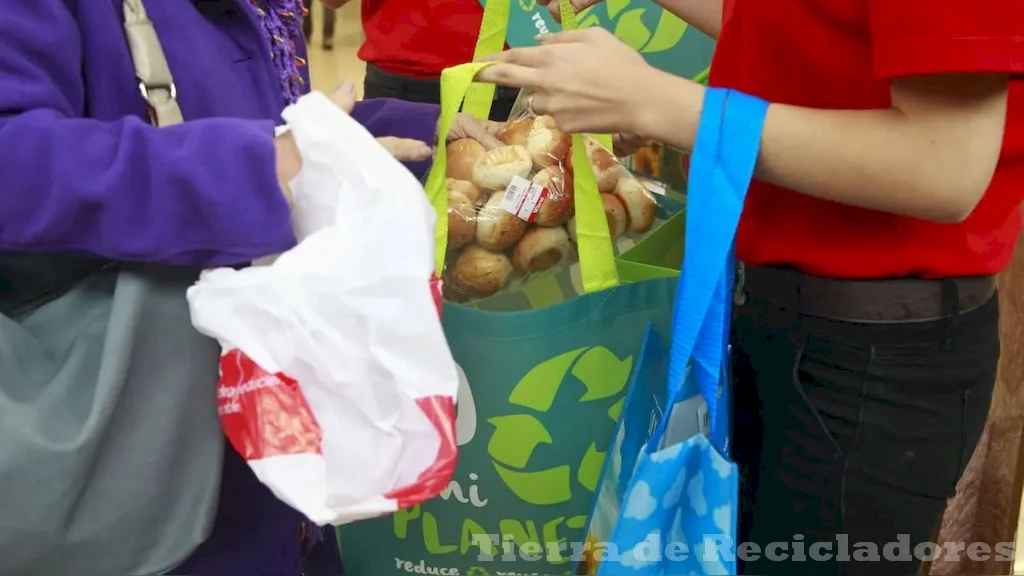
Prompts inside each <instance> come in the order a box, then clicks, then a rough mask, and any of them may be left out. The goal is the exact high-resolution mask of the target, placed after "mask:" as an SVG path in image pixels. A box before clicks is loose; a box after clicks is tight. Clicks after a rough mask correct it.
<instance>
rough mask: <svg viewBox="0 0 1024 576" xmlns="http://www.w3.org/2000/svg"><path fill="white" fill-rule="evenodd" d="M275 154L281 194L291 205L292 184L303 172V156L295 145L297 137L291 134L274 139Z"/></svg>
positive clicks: (286, 133)
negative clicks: (300, 172)
mask: <svg viewBox="0 0 1024 576" xmlns="http://www.w3.org/2000/svg"><path fill="white" fill-rule="evenodd" d="M274 154H275V158H276V162H277V182H278V184H279V185H280V186H281V193H282V194H283V195H284V197H285V198H286V199H287V200H288V203H289V204H291V201H292V191H291V182H292V180H294V179H295V178H296V177H297V176H298V175H299V171H300V170H302V155H301V154H300V153H299V147H298V145H297V144H296V143H295V137H294V136H292V134H291V133H290V132H285V133H284V134H282V135H280V136H278V137H276V138H274Z"/></svg>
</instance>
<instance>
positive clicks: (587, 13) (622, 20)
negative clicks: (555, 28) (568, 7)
mask: <svg viewBox="0 0 1024 576" xmlns="http://www.w3.org/2000/svg"><path fill="white" fill-rule="evenodd" d="M523 1H524V0H520V2H523ZM632 3H633V0H606V1H605V2H603V3H601V4H597V5H595V6H591V7H590V8H587V9H586V10H583V11H582V12H580V14H579V18H578V23H579V25H580V27H587V26H597V25H600V24H601V21H602V18H601V12H600V11H601V10H603V11H605V12H604V13H605V15H606V18H605V19H606V21H607V22H609V23H610V25H609V26H607V27H608V29H609V30H611V31H612V33H614V34H615V35H616V36H618V37H619V39H620V40H622V41H623V42H625V43H626V44H628V45H629V46H630V47H632V48H633V49H635V50H638V51H639V52H640V53H642V54H653V53H656V52H664V51H666V50H670V49H672V48H673V47H674V46H675V45H676V44H678V43H679V41H680V40H682V39H683V34H685V33H686V29H687V28H688V25H687V24H686V22H684V21H682V20H680V19H679V17H677V16H676V15H675V14H672V13H671V12H669V11H667V10H664V9H660V8H658V10H660V12H661V14H660V15H659V16H658V22H657V24H655V26H654V31H653V32H652V31H651V29H650V28H649V27H648V26H647V24H645V23H644V13H645V12H646V11H647V8H632V9H631V8H630V5H631V4H632Z"/></svg>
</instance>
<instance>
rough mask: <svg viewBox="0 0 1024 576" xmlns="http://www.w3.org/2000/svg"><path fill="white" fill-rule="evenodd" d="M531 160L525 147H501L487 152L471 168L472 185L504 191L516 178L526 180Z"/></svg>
mask: <svg viewBox="0 0 1024 576" xmlns="http://www.w3.org/2000/svg"><path fill="white" fill-rule="evenodd" d="M532 169H533V160H532V159H531V158H530V153H529V151H527V150H526V147H525V146H502V147H501V148H495V149H494V150H488V151H487V152H486V153H485V154H484V155H483V156H481V157H480V158H479V159H478V160H477V161H476V164H475V165H474V166H473V184H476V185H477V187H479V188H482V189H484V190H504V189H506V188H508V185H509V183H511V182H512V179H513V178H515V177H516V176H519V177H520V178H526V177H527V176H529V175H530V170H532Z"/></svg>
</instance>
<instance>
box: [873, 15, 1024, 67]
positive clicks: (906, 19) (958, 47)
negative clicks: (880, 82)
mask: <svg viewBox="0 0 1024 576" xmlns="http://www.w3.org/2000/svg"><path fill="white" fill-rule="evenodd" d="M868 12H869V14H870V18H871V43H872V52H873V57H874V72H875V76H877V77H879V78H893V77H900V76H924V75H930V74H946V73H965V72H968V73H969V72H994V73H998V72H1003V73H1010V74H1021V73H1024V2H1022V1H1021V0H868Z"/></svg>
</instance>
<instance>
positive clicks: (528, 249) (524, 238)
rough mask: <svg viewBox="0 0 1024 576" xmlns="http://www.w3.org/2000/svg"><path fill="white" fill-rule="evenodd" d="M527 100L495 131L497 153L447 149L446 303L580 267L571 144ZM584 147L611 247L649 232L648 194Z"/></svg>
mask: <svg viewBox="0 0 1024 576" xmlns="http://www.w3.org/2000/svg"><path fill="white" fill-rule="evenodd" d="M526 97H527V95H525V94H521V95H520V97H519V99H518V101H517V103H516V106H515V108H514V109H513V111H512V115H511V117H510V118H509V120H508V122H507V123H506V124H505V125H504V126H503V127H502V128H501V130H500V131H498V133H497V137H498V139H499V140H500V141H501V142H502V143H504V144H505V145H504V146H502V147H500V148H495V149H492V150H486V149H485V148H484V146H483V145H482V144H480V143H479V142H477V141H475V140H471V139H460V140H455V141H453V142H450V143H449V144H448V149H447V164H446V172H445V174H446V176H447V192H448V252H447V255H446V262H447V266H446V273H445V278H444V281H445V282H444V287H445V291H444V294H445V298H446V299H448V300H453V301H457V302H467V301H471V300H475V299H480V298H487V297H490V296H493V295H494V294H497V293H498V292H500V291H502V290H505V289H509V288H511V287H513V286H515V285H518V284H520V283H522V282H527V281H529V279H530V276H531V275H533V274H537V273H541V272H545V271H549V270H553V269H556V268H558V267H562V266H568V265H571V264H572V263H574V262H576V261H577V259H578V256H577V249H576V234H575V232H576V227H575V219H574V188H573V167H572V150H571V149H572V137H571V135H570V134H569V133H567V132H565V131H563V130H561V129H560V128H559V127H558V124H557V123H556V122H555V119H554V118H553V117H551V116H535V115H533V114H531V113H530V112H529V111H528V110H527V109H526V107H525V106H524V105H523V104H522V103H523V102H524V101H525V99H526ZM583 141H584V143H585V145H586V149H587V158H588V159H589V160H590V165H591V168H592V170H593V172H594V176H595V178H596V180H597V188H598V191H599V193H600V195H601V202H602V204H603V206H604V210H605V215H606V216H607V218H608V226H609V232H610V234H611V237H612V239H613V240H616V239H618V238H620V237H624V236H640V235H643V234H645V233H647V232H648V231H650V230H651V228H652V227H653V226H654V223H655V218H656V216H657V213H658V202H657V200H656V199H655V197H654V195H653V194H652V193H651V192H650V191H649V190H648V189H647V188H646V187H645V186H644V185H643V183H641V182H640V180H639V179H637V178H636V177H635V176H633V174H632V173H630V172H629V170H627V169H626V168H625V167H624V166H622V164H621V163H620V162H619V161H618V159H617V158H616V157H615V155H614V154H613V153H612V151H611V150H608V149H607V148H605V147H604V146H602V145H601V144H600V143H599V142H598V141H597V140H595V139H593V138H591V137H584V139H583Z"/></svg>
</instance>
